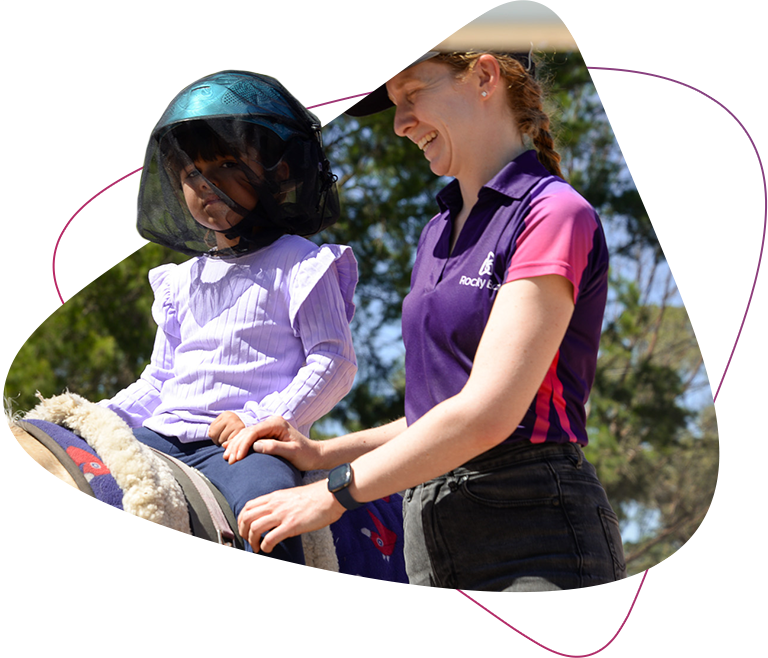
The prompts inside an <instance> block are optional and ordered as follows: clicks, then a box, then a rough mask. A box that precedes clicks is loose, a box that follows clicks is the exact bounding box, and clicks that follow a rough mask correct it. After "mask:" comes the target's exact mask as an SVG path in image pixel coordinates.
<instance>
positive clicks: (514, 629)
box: [456, 589, 523, 633]
mask: <svg viewBox="0 0 768 658" xmlns="http://www.w3.org/2000/svg"><path fill="white" fill-rule="evenodd" d="M456 591H457V592H458V593H459V594H461V595H462V596H463V597H465V598H468V599H469V600H470V601H472V603H474V604H475V605H476V606H478V607H479V608H482V609H483V610H485V611H486V612H487V613H488V614H489V615H491V617H495V618H496V619H498V620H499V621H500V622H501V623H502V624H504V625H505V626H508V627H509V628H511V629H512V630H513V631H515V633H522V632H523V631H521V630H519V629H517V628H515V627H514V626H512V624H508V623H507V622H505V621H504V620H503V619H502V618H501V617H499V615H497V614H495V613H493V612H491V611H490V610H488V608H486V607H485V606H484V605H483V604H482V603H478V602H477V601H475V599H473V598H472V597H471V596H470V595H469V594H465V593H464V592H462V591H461V590H460V589H457V590H456Z"/></svg>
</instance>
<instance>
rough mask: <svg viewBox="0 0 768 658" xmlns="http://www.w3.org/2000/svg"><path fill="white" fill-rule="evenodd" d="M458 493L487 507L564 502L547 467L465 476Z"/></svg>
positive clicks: (530, 467)
mask: <svg viewBox="0 0 768 658" xmlns="http://www.w3.org/2000/svg"><path fill="white" fill-rule="evenodd" d="M458 489H459V491H460V492H461V493H462V494H463V495H464V496H465V497H466V498H467V499H469V500H471V501H472V502H474V503H478V504H480V505H484V506H487V507H495V508H513V507H527V506H531V505H534V506H535V505H541V504H546V505H555V506H557V505H559V502H560V492H559V489H558V485H557V480H556V478H555V477H554V476H553V473H552V471H551V470H550V468H549V467H548V466H547V465H546V464H535V465H533V464H528V465H526V466H525V467H512V468H509V467H507V468H500V469H498V470H494V471H487V472H484V473H473V474H470V475H463V476H461V477H460V478H459V480H458Z"/></svg>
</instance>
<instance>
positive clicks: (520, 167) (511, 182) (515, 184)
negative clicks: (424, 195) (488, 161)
mask: <svg viewBox="0 0 768 658" xmlns="http://www.w3.org/2000/svg"><path fill="white" fill-rule="evenodd" d="M550 175H551V174H550V173H549V172H548V171H547V170H546V169H545V168H544V166H543V165H542V164H541V163H540V162H539V158H538V156H537V155H536V151H535V150H533V149H530V150H528V151H525V152H524V153H521V154H520V155H518V156H517V157H516V158H515V159H514V160H512V161H511V162H510V163H509V164H506V165H504V167H503V168H502V169H501V171H499V173H497V174H496V175H495V176H494V177H493V178H491V180H489V181H488V182H487V183H486V184H485V185H483V187H482V188H481V190H480V195H482V194H483V190H485V189H489V190H493V191H494V192H498V193H500V194H503V195H504V196H507V197H509V198H510V199H522V198H523V197H524V196H525V195H526V194H527V193H528V191H529V190H530V189H531V188H532V187H533V186H534V185H535V184H536V183H538V182H539V181H540V180H541V179H542V178H546V177H548V176H550ZM437 203H438V206H439V207H440V210H441V212H445V211H446V210H451V211H452V212H453V211H455V210H458V209H459V208H461V204H462V199H461V190H460V188H459V181H457V180H455V179H454V180H452V181H451V182H450V183H448V185H446V186H445V187H444V188H443V189H442V190H440V192H438V194H437Z"/></svg>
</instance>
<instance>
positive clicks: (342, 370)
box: [209, 247, 357, 447]
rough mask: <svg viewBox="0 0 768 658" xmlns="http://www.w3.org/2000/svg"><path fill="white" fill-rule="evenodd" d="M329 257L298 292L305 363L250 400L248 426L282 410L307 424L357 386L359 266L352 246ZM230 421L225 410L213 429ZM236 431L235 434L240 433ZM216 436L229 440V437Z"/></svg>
mask: <svg viewBox="0 0 768 658" xmlns="http://www.w3.org/2000/svg"><path fill="white" fill-rule="evenodd" d="M325 249H327V247H325ZM324 257H325V259H326V260H328V262H327V263H326V269H325V271H324V272H323V273H322V274H321V275H319V278H317V281H316V282H315V283H314V284H313V285H312V287H311V288H310V289H308V290H306V289H305V290H303V291H301V292H299V293H296V295H297V296H298V297H299V300H300V301H299V302H298V303H297V304H296V309H295V312H294V314H293V318H292V324H293V327H294V331H295V332H296V334H297V335H298V336H299V337H300V338H301V342H302V345H303V348H304V353H305V358H306V361H305V364H304V366H303V367H301V368H300V369H299V370H298V372H297V373H296V375H295V377H294V378H293V380H292V381H291V383H290V384H289V385H288V386H287V387H286V388H284V389H283V390H280V391H276V392H275V393H273V394H271V395H268V396H267V397H265V398H264V399H262V400H261V401H259V402H249V403H247V404H246V408H245V413H239V414H238V416H239V417H240V419H241V420H243V421H244V423H243V424H244V425H245V426H252V425H254V424H256V423H257V422H259V421H262V420H265V419H266V418H269V417H270V416H282V417H283V418H284V419H285V420H286V421H288V422H289V423H290V424H291V425H292V426H294V427H296V428H302V427H303V428H306V427H307V426H309V425H310V424H311V423H313V422H314V421H316V420H318V419H319V418H321V417H322V416H324V415H325V414H326V413H328V412H329V411H330V410H331V409H333V407H334V406H335V405H336V404H337V403H338V402H339V400H341V399H342V398H343V397H344V396H345V395H346V394H347V393H348V392H349V390H350V388H351V387H352V383H353V381H354V377H355V373H356V372H357V362H356V359H355V353H354V348H353V345H352V334H351V332H350V329H349V321H350V320H351V317H352V309H353V306H352V304H351V297H352V294H353V291H354V284H355V283H356V280H357V266H356V263H355V262H354V258H353V257H352V254H351V251H350V250H348V249H345V250H343V251H340V252H339V253H335V254H333V256H332V257H331V258H330V260H329V254H328V253H326V254H325V256H324ZM315 266H316V263H315ZM305 287H306V286H305ZM291 294H292V295H293V294H294V291H293V290H292V291H291ZM222 416H223V414H222ZM220 420H221V422H219V421H220ZM224 423H225V419H223V418H222V417H221V416H219V418H217V419H216V421H214V424H212V425H211V431H213V433H216V432H217V431H218V430H219V427H222V428H223V427H224ZM227 426H228V424H227ZM211 431H209V436H211ZM231 436H232V437H233V438H234V434H232V435H231ZM212 438H213V437H212ZM242 438H243V440H247V439H246V437H245V436H244V437H242ZM214 440H215V439H214ZM231 440H232V439H230V441H231ZM216 442H217V443H221V444H222V445H225V447H228V445H229V443H228V442H226V441H216ZM250 445H252V441H251V442H250V444H249V446H248V447H250Z"/></svg>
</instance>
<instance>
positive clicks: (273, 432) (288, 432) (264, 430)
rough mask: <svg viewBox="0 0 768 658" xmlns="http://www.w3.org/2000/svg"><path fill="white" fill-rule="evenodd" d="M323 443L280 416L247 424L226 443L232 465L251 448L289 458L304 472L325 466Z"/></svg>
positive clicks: (225, 457) (227, 455)
mask: <svg viewBox="0 0 768 658" xmlns="http://www.w3.org/2000/svg"><path fill="white" fill-rule="evenodd" d="M321 443H322V442H320V441H312V440H311V439H308V438H307V437H306V436H304V435H303V434H302V433H301V432H299V431H298V430H297V429H296V428H294V427H293V426H292V425H291V424H290V423H288V421H286V420H284V419H283V418H281V417H280V416H272V417H271V418H267V419H266V420H264V421H262V422H260V423H256V425H251V426H250V427H246V428H245V429H243V430H241V431H240V432H238V433H237V435H236V436H233V437H232V438H231V439H230V440H228V441H226V442H225V443H223V444H222V445H223V446H224V448H225V450H224V459H226V460H227V461H228V462H229V463H230V464H234V463H235V462H236V461H239V460H240V459H243V457H245V456H246V455H247V454H248V451H249V450H251V449H253V451H254V452H260V453H262V454H265V455H275V456H276V457H283V458H284V459H287V460H288V461H289V462H291V464H293V465H294V466H295V467H296V468H298V469H299V470H300V471H313V470H316V469H318V468H321V465H320V460H321V457H322V450H321V449H322V445H321Z"/></svg>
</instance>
